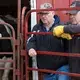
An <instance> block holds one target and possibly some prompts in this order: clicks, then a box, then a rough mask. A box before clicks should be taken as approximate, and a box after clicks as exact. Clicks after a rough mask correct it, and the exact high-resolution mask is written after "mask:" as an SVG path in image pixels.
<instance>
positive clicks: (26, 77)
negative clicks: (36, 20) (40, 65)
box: [23, 8, 80, 80]
mask: <svg viewBox="0 0 80 80" xmlns="http://www.w3.org/2000/svg"><path fill="white" fill-rule="evenodd" d="M74 9H78V10H80V8H57V9H49V10H48V9H44V10H40V9H38V10H30V11H29V12H27V14H26V16H25V36H24V38H25V41H24V42H25V43H24V44H25V48H24V50H23V52H24V55H25V68H26V69H25V70H26V73H25V80H29V71H32V70H35V71H38V72H49V73H55V74H66V75H69V76H76V77H79V76H80V74H77V73H67V72H58V71H52V70H46V69H35V68H31V67H29V64H28V62H29V61H28V55H27V51H26V40H27V39H28V34H36V35H37V34H39V35H42V34H45V35H46V34H52V33H44V32H40V33H37V32H36V33H33V32H28V18H29V16H30V14H31V13H32V12H39V11H53V10H54V11H63V10H74ZM55 53H56V54H55ZM38 54H46V55H53V56H54V55H57V56H71V57H74V56H76V57H80V54H78V53H77V54H68V53H66V54H65V53H59V52H47V51H38Z"/></svg>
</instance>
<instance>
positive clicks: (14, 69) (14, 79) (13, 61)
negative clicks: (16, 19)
mask: <svg viewBox="0 0 80 80" xmlns="http://www.w3.org/2000/svg"><path fill="white" fill-rule="evenodd" d="M0 25H6V26H8V27H9V28H10V29H11V31H12V36H11V37H0V39H10V40H12V41H13V45H12V47H13V52H0V55H2V54H4V55H5V54H6V55H8V54H12V57H13V60H0V62H12V63H13V67H11V68H0V70H5V69H10V70H13V80H16V59H15V56H16V54H15V53H16V52H15V45H16V40H15V31H14V29H13V27H12V26H11V25H10V24H8V23H1V22H0Z"/></svg>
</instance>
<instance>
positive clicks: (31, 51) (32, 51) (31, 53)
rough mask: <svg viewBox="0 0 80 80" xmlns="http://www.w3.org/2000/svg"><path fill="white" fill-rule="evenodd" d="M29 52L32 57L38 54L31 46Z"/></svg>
mask: <svg viewBox="0 0 80 80" xmlns="http://www.w3.org/2000/svg"><path fill="white" fill-rule="evenodd" d="M28 54H29V56H30V57H33V56H36V55H37V52H36V51H35V49H33V48H31V49H30V50H29V51H28Z"/></svg>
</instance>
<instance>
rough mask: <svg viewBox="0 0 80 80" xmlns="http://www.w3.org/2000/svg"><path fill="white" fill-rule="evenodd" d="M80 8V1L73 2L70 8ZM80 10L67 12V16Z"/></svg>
mask: <svg viewBox="0 0 80 80" xmlns="http://www.w3.org/2000/svg"><path fill="white" fill-rule="evenodd" d="M76 7H80V1H73V2H72V4H71V5H70V8H76ZM78 11H79V10H71V11H67V12H66V14H76V13H77V12H78Z"/></svg>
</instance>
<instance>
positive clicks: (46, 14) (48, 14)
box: [40, 11, 54, 24]
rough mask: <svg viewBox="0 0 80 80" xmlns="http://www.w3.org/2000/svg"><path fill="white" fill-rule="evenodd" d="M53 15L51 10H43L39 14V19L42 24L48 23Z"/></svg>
mask: <svg viewBox="0 0 80 80" xmlns="http://www.w3.org/2000/svg"><path fill="white" fill-rule="evenodd" d="M53 17H54V12H53V11H43V12H42V14H40V19H41V21H42V22H43V24H50V23H51V22H52V20H53Z"/></svg>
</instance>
